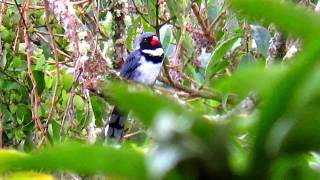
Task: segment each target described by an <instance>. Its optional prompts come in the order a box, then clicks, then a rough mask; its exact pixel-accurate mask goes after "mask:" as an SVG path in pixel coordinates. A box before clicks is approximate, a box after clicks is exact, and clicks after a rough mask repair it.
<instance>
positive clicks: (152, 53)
mask: <svg viewBox="0 0 320 180" xmlns="http://www.w3.org/2000/svg"><path fill="white" fill-rule="evenodd" d="M142 52H143V53H145V54H149V55H150V56H162V55H163V53H164V52H163V49H162V48H157V49H155V50H150V49H144V50H142Z"/></svg>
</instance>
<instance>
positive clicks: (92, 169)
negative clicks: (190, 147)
mask: <svg viewBox="0 0 320 180" xmlns="http://www.w3.org/2000/svg"><path fill="white" fill-rule="evenodd" d="M0 157H1V158H0V171H1V172H6V171H8V170H46V171H58V170H66V171H73V172H77V173H81V174H96V173H103V174H105V175H108V176H115V177H130V178H132V179H141V178H143V179H144V178H146V176H147V175H146V170H145V166H144V160H143V155H142V154H139V153H137V152H135V151H133V150H132V149H125V148H120V149H116V148H113V147H102V146H100V145H94V146H92V145H81V144H78V143H69V144H65V145H58V146H56V147H53V148H45V149H42V150H40V151H38V152H34V153H32V154H30V155H26V154H23V153H19V152H17V151H14V150H2V151H0Z"/></svg>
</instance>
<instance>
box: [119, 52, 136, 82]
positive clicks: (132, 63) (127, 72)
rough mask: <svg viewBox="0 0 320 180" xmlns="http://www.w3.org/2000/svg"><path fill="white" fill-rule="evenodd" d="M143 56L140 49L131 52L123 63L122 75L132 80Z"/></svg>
mask: <svg viewBox="0 0 320 180" xmlns="http://www.w3.org/2000/svg"><path fill="white" fill-rule="evenodd" d="M140 58H141V53H140V51H139V50H135V51H133V52H132V53H130V54H129V56H128V57H127V59H126V61H125V62H124V64H123V65H122V68H121V70H120V76H122V77H123V78H125V79H128V80H131V79H132V78H133V76H134V71H135V70H136V69H137V67H138V66H139V65H140V64H139V60H140Z"/></svg>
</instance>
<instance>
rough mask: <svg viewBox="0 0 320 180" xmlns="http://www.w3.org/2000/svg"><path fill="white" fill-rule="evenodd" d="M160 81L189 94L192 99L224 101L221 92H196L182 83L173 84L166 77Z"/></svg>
mask: <svg viewBox="0 0 320 180" xmlns="http://www.w3.org/2000/svg"><path fill="white" fill-rule="evenodd" d="M159 80H160V81H161V82H164V83H166V84H169V85H171V86H172V87H173V88H175V89H178V90H181V91H184V92H186V93H188V94H189V95H190V96H191V97H202V98H207V99H214V100H217V101H220V102H221V101H222V94H221V93H219V92H214V91H204V90H196V89H192V88H188V87H185V86H183V85H182V84H180V83H176V82H173V81H172V83H173V84H172V83H170V82H169V80H168V79H167V78H165V77H160V78H159Z"/></svg>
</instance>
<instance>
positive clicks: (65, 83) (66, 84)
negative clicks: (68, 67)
mask: <svg viewBox="0 0 320 180" xmlns="http://www.w3.org/2000/svg"><path fill="white" fill-rule="evenodd" d="M61 81H62V87H63V89H64V90H66V91H69V90H70V89H71V86H72V83H73V75H72V74H71V73H66V74H65V75H64V76H63V78H61Z"/></svg>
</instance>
